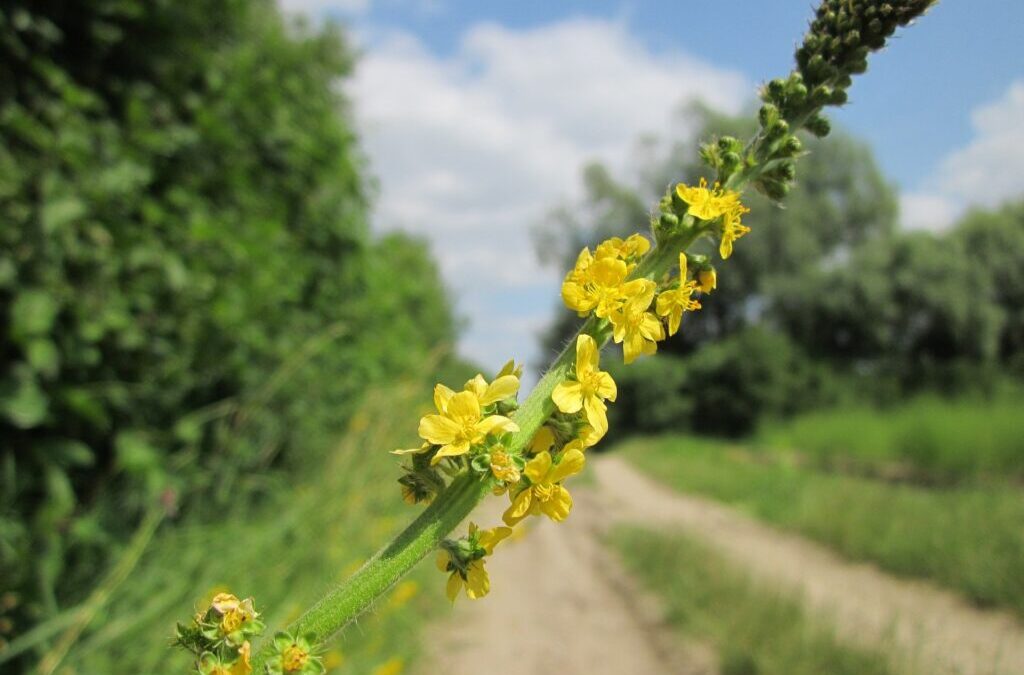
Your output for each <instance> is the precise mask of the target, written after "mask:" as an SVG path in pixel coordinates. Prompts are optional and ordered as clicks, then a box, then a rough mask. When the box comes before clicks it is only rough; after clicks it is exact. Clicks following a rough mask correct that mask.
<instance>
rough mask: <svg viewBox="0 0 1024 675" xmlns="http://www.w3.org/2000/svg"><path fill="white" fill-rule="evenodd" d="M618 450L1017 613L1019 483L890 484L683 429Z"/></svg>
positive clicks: (1020, 596) (1023, 540) (1022, 575)
mask: <svg viewBox="0 0 1024 675" xmlns="http://www.w3.org/2000/svg"><path fill="white" fill-rule="evenodd" d="M621 450H622V451H623V452H624V453H625V454H626V455H627V456H628V457H629V458H630V459H631V460H632V461H633V462H634V463H635V464H636V465H637V466H638V467H640V468H641V469H643V470H644V471H646V472H647V473H649V474H650V475H651V476H652V477H654V478H656V479H658V480H661V481H664V482H666V483H668V484H669V485H670V486H672V487H674V488H676V489H679V490H683V491H686V492H694V493H697V494H702V495H706V496H708V497H711V498H714V499H717V500H719V501H722V502H725V503H727V504H731V505H733V506H736V507H738V508H740V509H742V510H744V511H747V512H749V513H750V514H752V515H754V516H756V517H759V518H762V519H764V520H766V521H768V522H770V523H773V524H776V525H779V526H781V527H784V528H788V529H791V530H795V531H797V532H800V533H802V534H805V535H807V536H809V537H811V538H813V539H816V540H818V541H820V542H822V543H824V544H826V545H828V546H831V547H833V548H835V549H837V550H838V551H840V552H841V553H843V554H845V555H846V556H848V557H850V558H852V559H858V560H869V561H872V562H875V563H877V564H878V565H880V566H882V567H884V568H886V569H889V570H891V571H893V572H897V573H899V574H904V575H908V576H919V577H927V578H931V579H933V580H935V581H937V582H939V583H941V584H944V585H946V586H949V587H951V588H955V589H958V590H960V591H961V592H962V593H964V594H965V595H966V596H967V597H969V598H970V599H972V600H974V601H975V602H976V603H978V604H981V605H1003V606H1007V607H1010V608H1012V609H1014V610H1015V611H1017V612H1018V613H1019V614H1021V615H1022V616H1024V491H1022V490H1020V489H1019V488H1017V487H1014V486H1007V485H1003V486H999V485H993V486H988V487H984V488H982V487H977V486H972V487H962V488H947V489H941V490H937V489H926V488H923V487H920V486H914V485H907V484H892V483H887V482H882V481H876V480H870V479H866V478H862V477H856V476H848V475H841V474H840V475H837V474H828V473H823V472H820V471H816V470H814V469H811V468H808V467H805V466H801V465H798V464H792V463H788V464H787V463H785V462H781V461H779V462H775V461H765V459H766V457H765V456H763V455H761V454H758V453H750V452H747V451H745V450H743V449H742V448H737V447H734V446H730V445H729V444H726V443H721V442H717V441H711V440H705V439H694V438H690V437H685V436H666V437H661V438H638V439H634V440H632V441H629V442H627V443H624V444H623V445H622V446H621Z"/></svg>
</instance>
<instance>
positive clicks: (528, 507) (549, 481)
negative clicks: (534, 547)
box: [502, 449, 584, 526]
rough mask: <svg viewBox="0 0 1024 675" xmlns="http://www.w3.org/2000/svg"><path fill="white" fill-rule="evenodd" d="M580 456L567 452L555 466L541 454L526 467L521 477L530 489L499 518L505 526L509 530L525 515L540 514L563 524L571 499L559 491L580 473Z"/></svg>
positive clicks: (516, 499)
mask: <svg viewBox="0 0 1024 675" xmlns="http://www.w3.org/2000/svg"><path fill="white" fill-rule="evenodd" d="M583 463H584V459H583V453H582V452H581V451H580V450H577V449H572V450H567V451H566V452H565V453H563V454H562V459H561V460H560V461H559V462H558V464H555V463H554V462H553V460H552V459H551V453H550V452H542V453H540V454H538V455H537V456H536V457H534V458H533V459H531V460H530V461H529V462H527V464H526V468H525V469H524V470H523V473H524V474H526V477H527V478H529V479H530V486H529V487H527V488H526V489H524V490H522V491H521V492H520V493H519V494H517V495H516V496H515V497H513V498H512V505H511V506H509V507H508V509H507V510H506V511H505V513H504V514H503V515H502V520H504V521H505V524H506V525H509V526H512V525H515V524H516V523H518V522H519V521H520V520H522V519H523V518H525V517H526V516H528V515H537V514H539V513H543V514H544V515H546V516H547V517H548V518H550V519H551V520H554V521H559V522H560V521H563V520H565V519H566V518H567V517H568V516H569V511H571V510H572V496H571V495H570V494H569V491H568V490H566V489H565V488H564V487H562V481H563V480H565V479H566V478H568V477H569V476H573V475H575V474H577V473H579V472H580V471H581V470H582V469H583Z"/></svg>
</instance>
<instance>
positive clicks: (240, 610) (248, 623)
mask: <svg viewBox="0 0 1024 675" xmlns="http://www.w3.org/2000/svg"><path fill="white" fill-rule="evenodd" d="M210 610H211V611H212V612H213V613H214V614H215V615H216V616H215V617H213V618H219V621H218V622H217V624H216V632H217V634H218V637H221V638H224V639H225V640H226V641H227V642H228V643H230V644H234V645H239V646H241V645H242V644H243V643H244V641H245V638H246V637H248V636H250V635H255V634H257V633H259V632H260V631H262V630H263V624H262V623H261V622H260V621H259V620H258V618H259V613H258V612H256V609H255V607H254V606H253V601H252V598H246V599H245V600H239V599H238V598H237V597H235V596H234V595H232V594H231V593H218V594H217V595H215V596H214V597H213V601H212V602H211V603H210ZM208 614H209V613H208Z"/></svg>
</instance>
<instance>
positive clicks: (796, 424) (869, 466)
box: [760, 393, 1024, 483]
mask: <svg viewBox="0 0 1024 675" xmlns="http://www.w3.org/2000/svg"><path fill="white" fill-rule="evenodd" d="M1022 408H1024V404H1022V401H1021V397H1020V394H1019V393H1016V394H1014V393H1009V394H1005V395H1002V396H996V397H994V398H992V399H983V398H978V399H961V400H946V399H941V398H937V397H923V398H918V399H915V400H913V401H911V402H909V403H906V404H903V405H901V406H898V407H894V408H888V409H881V410H876V409H871V408H864V407H860V408H837V409H834V410H826V411H821V412H816V413H809V414H807V415H803V416H800V417H797V418H796V419H794V420H792V421H790V422H788V423H780V424H773V425H769V426H767V427H765V428H764V429H763V430H762V432H761V434H760V442H761V443H763V444H765V445H769V446H774V447H784V448H792V449H795V450H796V451H798V452H799V453H801V454H802V455H804V456H806V457H809V458H811V459H812V460H813V461H814V462H815V463H816V464H818V465H819V466H822V467H824V468H829V469H831V468H843V469H846V470H853V471H857V472H860V473H865V474H869V475H878V476H890V477H903V478H906V479H911V480H919V481H924V482H929V483H958V482H964V481H971V480H978V479H984V478H990V479H991V478H999V479H1005V478H1016V479H1018V480H1019V479H1021V478H1024V440H1022V439H1024V417H1022V415H1021V410H1022Z"/></svg>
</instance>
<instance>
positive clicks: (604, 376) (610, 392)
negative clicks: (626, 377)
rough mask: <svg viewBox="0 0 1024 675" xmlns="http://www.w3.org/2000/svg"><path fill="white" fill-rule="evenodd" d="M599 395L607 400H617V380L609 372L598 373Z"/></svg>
mask: <svg viewBox="0 0 1024 675" xmlns="http://www.w3.org/2000/svg"><path fill="white" fill-rule="evenodd" d="M597 395H598V396H600V397H601V398H603V399H604V400H606V401H612V402H614V401H615V398H616V397H617V396H618V395H619V390H618V387H616V386H615V380H613V379H612V376H611V375H609V374H608V373H598V375H597Z"/></svg>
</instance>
